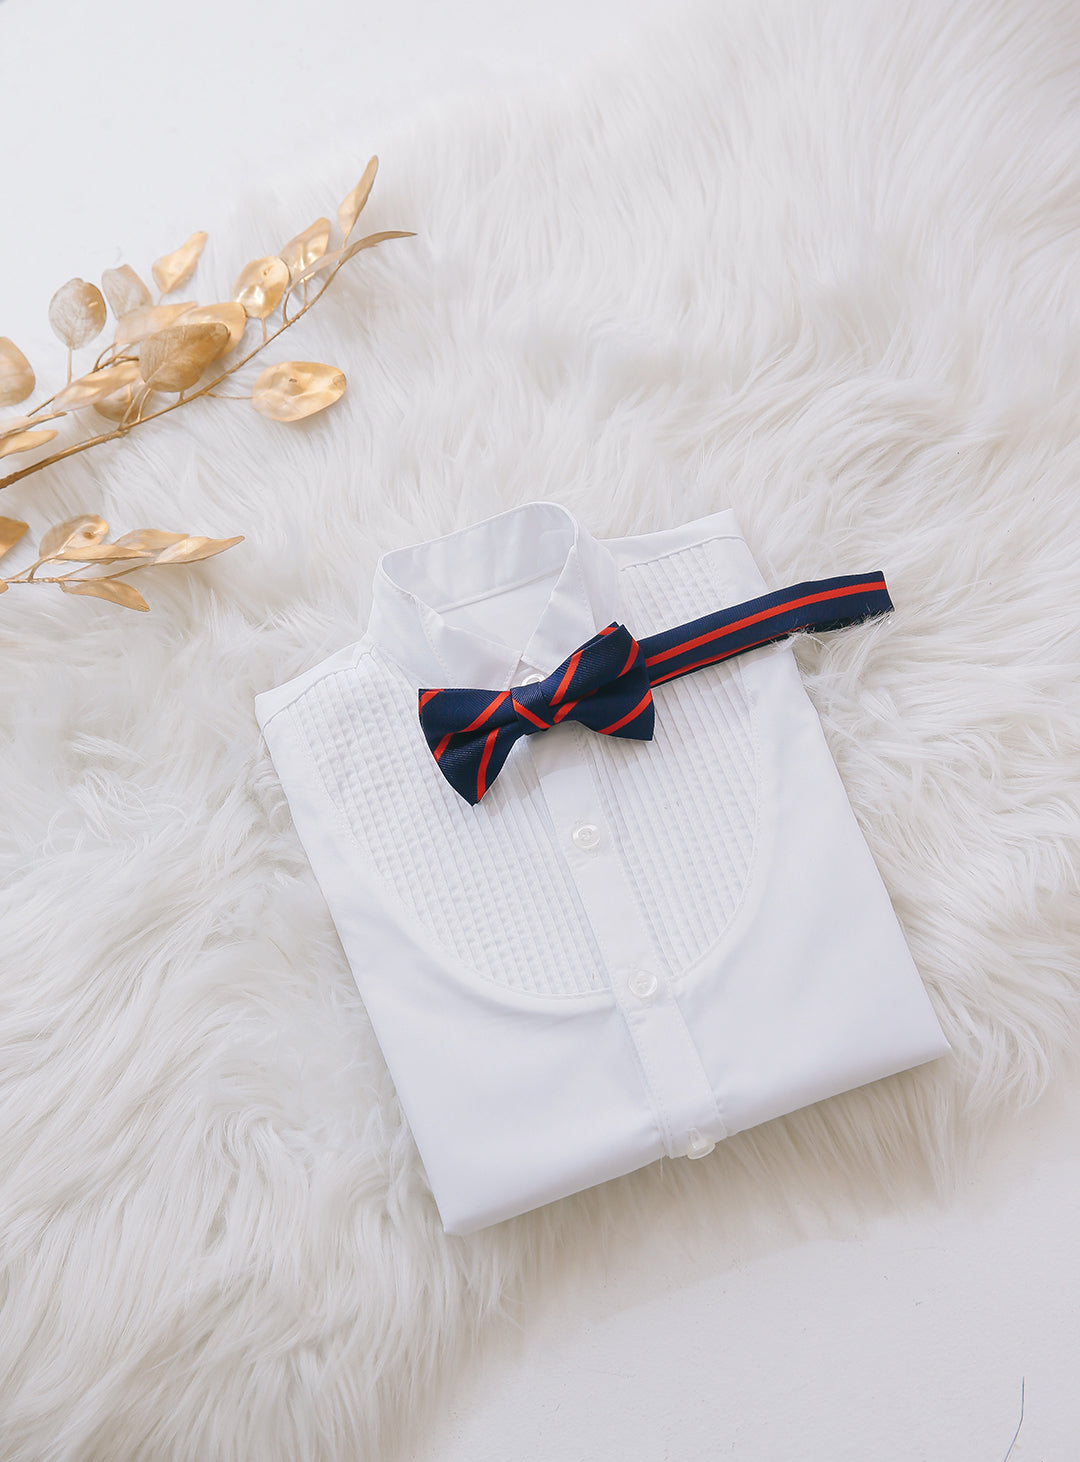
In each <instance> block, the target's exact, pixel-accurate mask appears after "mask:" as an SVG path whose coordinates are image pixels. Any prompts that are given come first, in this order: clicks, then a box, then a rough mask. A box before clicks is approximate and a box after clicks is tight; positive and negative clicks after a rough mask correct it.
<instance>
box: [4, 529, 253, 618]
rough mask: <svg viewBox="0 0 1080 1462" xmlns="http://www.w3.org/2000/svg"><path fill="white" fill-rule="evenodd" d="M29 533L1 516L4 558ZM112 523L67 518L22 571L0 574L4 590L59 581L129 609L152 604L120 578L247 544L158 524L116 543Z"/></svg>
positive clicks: (62, 585) (66, 589) (65, 586)
mask: <svg viewBox="0 0 1080 1462" xmlns="http://www.w3.org/2000/svg"><path fill="white" fill-rule="evenodd" d="M26 531H27V525H26V524H25V523H20V522H19V521H18V520H17V519H15V518H0V558H2V557H3V556H4V554H5V553H7V551H8V549H9V548H14V546H15V544H16V543H18V542H19V541H20V539H21V538H22V537H23V535H24V534H25V533H26ZM108 531H109V525H108V523H106V521H105V519H104V518H99V517H98V516H97V515H96V514H85V515H84V516H82V517H79V518H69V519H68V520H67V522H65V523H57V524H56V526H55V527H54V528H50V529H49V530H48V532H47V533H46V534H45V535H44V537H43V538H42V540H41V542H40V543H39V544H38V556H37V558H36V559H35V560H34V562H33V563H32V564H29V565H28V566H27V567H26V568H25V569H23V570H22V572H21V573H18V574H15V575H13V576H12V577H11V578H10V579H4V578H0V594H3V593H5V592H6V591H7V590H8V589H10V588H11V587H12V586H13V585H15V584H59V585H60V588H61V590H62V591H63V593H65V594H89V595H90V596H92V597H93V598H95V599H107V600H108V601H109V602H110V603H112V604H119V605H121V606H122V607H123V608H125V609H143V610H147V609H149V608H150V606H149V604H147V602H146V600H145V599H144V598H143V596H142V595H141V594H140V593H139V591H138V589H136V588H135V586H134V585H133V584H126V583H123V584H122V583H119V582H118V580H120V579H122V578H124V577H125V576H126V575H128V574H134V573H137V572H138V571H139V570H140V569H148V568H153V567H155V566H157V565H161V564H185V563H195V562H197V561H198V560H199V559H203V558H213V557H214V555H215V554H218V553H224V552H225V550H226V549H227V548H232V547H233V545H234V544H237V543H242V542H243V535H242V534H241V535H239V536H238V537H236V538H199V537H194V536H192V535H190V534H187V533H164V532H162V531H161V530H160V529H158V528H137V529H136V530H135V531H134V532H133V533H125V534H124V535H123V537H121V538H117V539H116V540H115V541H114V542H112V543H109V542H107V541H106V536H105V535H106V534H107V533H108ZM118 563H120V564H123V565H124V567H123V568H120V569H115V568H114V569H113V570H112V572H110V573H103V574H102V573H94V572H93V570H94V568H95V567H97V566H102V565H103V566H106V567H109V566H111V565H113V564H118ZM68 564H72V565H74V567H73V568H68V569H67V571H66V572H65V573H59V574H57V573H48V572H46V573H40V572H39V570H40V569H48V568H50V567H51V568H54V569H55V568H61V567H66V565H68Z"/></svg>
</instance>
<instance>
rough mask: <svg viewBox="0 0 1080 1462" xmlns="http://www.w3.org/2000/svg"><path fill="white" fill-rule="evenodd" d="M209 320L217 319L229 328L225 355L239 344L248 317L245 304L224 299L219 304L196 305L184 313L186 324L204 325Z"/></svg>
mask: <svg viewBox="0 0 1080 1462" xmlns="http://www.w3.org/2000/svg"><path fill="white" fill-rule="evenodd" d="M207 320H210V321H214V320H216V321H217V322H218V323H219V324H221V325H224V326H225V327H226V329H227V330H228V332H229V343H228V345H227V346H226V347H225V349H224V350H223V351H222V352H221V353H222V355H225V354H226V352H227V351H230V350H232V348H233V346H234V345H239V343H240V339H241V337H242V335H243V333H244V327H245V326H246V325H247V322H248V317H247V314H246V313H245V310H244V307H243V305H239V304H237V303H236V301H235V300H223V301H222V303H221V304H219V305H196V306H195V308H194V309H193V310H188V311H187V313H186V314H185V315H184V324H185V325H202V324H205V323H206V321H207Z"/></svg>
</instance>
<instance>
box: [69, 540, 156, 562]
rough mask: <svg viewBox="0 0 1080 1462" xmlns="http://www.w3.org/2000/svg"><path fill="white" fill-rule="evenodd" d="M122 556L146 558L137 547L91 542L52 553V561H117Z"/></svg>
mask: <svg viewBox="0 0 1080 1462" xmlns="http://www.w3.org/2000/svg"><path fill="white" fill-rule="evenodd" d="M121 558H146V554H145V553H141V552H140V551H139V550H138V549H137V548H121V547H118V546H117V545H116V544H115V543H90V544H87V546H86V547H85V548H64V549H61V551H60V552H59V553H54V554H53V555H52V559H51V562H53V563H56V562H57V561H58V560H59V559H63V560H64V561H65V562H69V563H115V562H116V561H117V559H121Z"/></svg>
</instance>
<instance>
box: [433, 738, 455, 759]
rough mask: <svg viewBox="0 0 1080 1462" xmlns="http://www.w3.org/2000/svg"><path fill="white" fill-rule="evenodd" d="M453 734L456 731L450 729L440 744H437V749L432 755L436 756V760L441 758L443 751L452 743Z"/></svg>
mask: <svg viewBox="0 0 1080 1462" xmlns="http://www.w3.org/2000/svg"><path fill="white" fill-rule="evenodd" d="M453 734H454V733H453V732H452V731H448V732H447V733H446V735H445V736H444V737H443V739H442V740H441V741H440V742H439V744H438V746H436V748H435V750H434V751H433V752H432V755H433V756H434V758H435V760H436V761H438V760H439V759H440V758H441V756H442V754H443V752H444V751H445V750H446V748H447V747H448V746H449V745H450V738H451V736H453Z"/></svg>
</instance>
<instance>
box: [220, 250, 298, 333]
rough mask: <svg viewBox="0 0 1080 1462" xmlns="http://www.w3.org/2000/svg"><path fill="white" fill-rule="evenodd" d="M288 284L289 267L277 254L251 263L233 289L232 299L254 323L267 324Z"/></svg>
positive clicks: (241, 272)
mask: <svg viewBox="0 0 1080 1462" xmlns="http://www.w3.org/2000/svg"><path fill="white" fill-rule="evenodd" d="M288 282H289V266H288V264H286V263H285V260H284V259H279V258H278V257H277V255H276V254H268V255H267V256H266V257H265V258H264V259H252V261H251V263H250V264H247V265H245V267H244V268H243V269H242V270H241V271H240V274H239V275H238V276H237V280H236V283H235V284H234V285H233V298H234V299H235V300H236V301H237V302H238V303H239V304H241V305H243V307H244V310H245V312H246V313H247V314H248V315H250V316H251V318H252V319H253V320H265V319H266V317H267V315H268V314H269V313H270V311H271V310H273V309H275V308H276V307H277V304H278V302H279V301H280V299H281V296H282V295H283V294H284V293H285V286H286V285H287V284H288Z"/></svg>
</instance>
